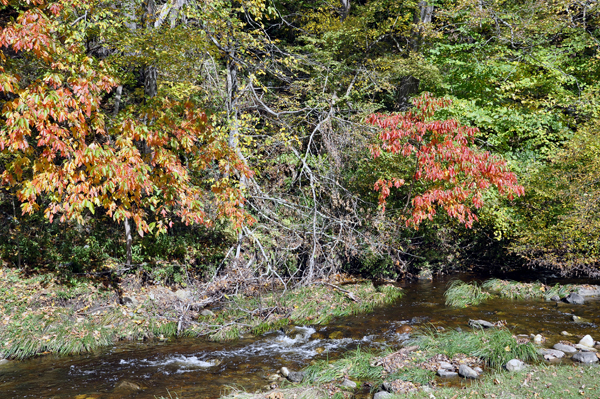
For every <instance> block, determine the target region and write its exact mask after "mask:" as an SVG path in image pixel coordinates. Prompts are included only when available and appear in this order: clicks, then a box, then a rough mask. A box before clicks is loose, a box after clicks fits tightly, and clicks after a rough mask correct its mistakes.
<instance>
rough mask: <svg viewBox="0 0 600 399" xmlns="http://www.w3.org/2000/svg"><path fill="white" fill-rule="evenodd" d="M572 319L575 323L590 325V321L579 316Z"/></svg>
mask: <svg viewBox="0 0 600 399" xmlns="http://www.w3.org/2000/svg"><path fill="white" fill-rule="evenodd" d="M572 319H573V321H574V322H575V323H590V321H589V320H588V319H585V318H583V317H579V316H575V315H573V317H572Z"/></svg>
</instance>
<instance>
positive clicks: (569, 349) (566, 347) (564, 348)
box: [553, 344, 577, 353]
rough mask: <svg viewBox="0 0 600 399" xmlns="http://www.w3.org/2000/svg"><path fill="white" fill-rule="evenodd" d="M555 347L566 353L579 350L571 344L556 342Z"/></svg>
mask: <svg viewBox="0 0 600 399" xmlns="http://www.w3.org/2000/svg"><path fill="white" fill-rule="evenodd" d="M553 348H554V349H556V350H559V351H563V352H565V353H575V352H577V349H575V348H574V347H572V346H570V345H564V344H555V345H554V346H553Z"/></svg>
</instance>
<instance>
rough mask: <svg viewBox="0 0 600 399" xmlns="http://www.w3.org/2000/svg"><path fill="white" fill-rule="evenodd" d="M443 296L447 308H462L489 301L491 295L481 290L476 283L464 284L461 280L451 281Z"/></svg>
mask: <svg viewBox="0 0 600 399" xmlns="http://www.w3.org/2000/svg"><path fill="white" fill-rule="evenodd" d="M444 296H445V297H446V305H447V306H452V307H455V308H464V307H467V306H470V305H479V304H480V303H482V302H484V301H486V300H488V299H490V298H491V297H492V294H490V293H489V292H486V291H484V290H482V288H481V287H480V286H479V285H478V284H477V283H476V282H472V283H465V282H464V281H461V280H453V281H451V282H450V284H448V289H447V290H446V292H445V293H444Z"/></svg>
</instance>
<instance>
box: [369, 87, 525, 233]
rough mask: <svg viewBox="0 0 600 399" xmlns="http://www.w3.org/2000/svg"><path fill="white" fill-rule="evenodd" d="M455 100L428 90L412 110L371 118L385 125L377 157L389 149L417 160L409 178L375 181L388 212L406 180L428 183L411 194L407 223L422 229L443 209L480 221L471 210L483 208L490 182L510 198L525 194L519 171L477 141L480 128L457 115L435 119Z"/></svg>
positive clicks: (466, 220)
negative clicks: (395, 190) (393, 194)
mask: <svg viewBox="0 0 600 399" xmlns="http://www.w3.org/2000/svg"><path fill="white" fill-rule="evenodd" d="M450 103H451V101H450V100H448V99H444V98H439V99H438V98H433V97H432V96H430V95H429V94H423V95H422V96H420V97H418V98H416V99H415V100H414V101H413V104H414V108H413V109H411V110H410V111H408V112H405V113H401V114H391V115H384V114H373V115H371V116H369V117H368V118H367V123H369V124H372V125H374V126H377V127H378V128H379V129H380V131H379V139H380V143H378V144H376V145H373V146H372V147H371V154H372V155H373V157H374V158H377V157H379V156H381V154H382V153H384V152H386V153H390V154H400V155H402V156H403V157H406V158H412V159H413V160H414V163H413V164H414V165H415V168H414V170H412V171H410V174H411V175H409V176H398V177H388V178H382V179H379V180H378V181H377V182H376V183H375V190H377V191H379V203H380V205H381V206H382V208H383V210H384V211H385V206H386V200H387V198H388V197H389V195H390V190H391V189H392V188H393V187H395V188H400V187H402V186H404V185H405V184H407V182H406V180H412V181H413V182H425V183H427V184H426V185H425V187H427V188H426V189H425V191H424V192H422V193H415V194H414V197H413V198H412V212H411V215H410V217H408V218H407V220H406V224H407V226H413V227H415V228H418V226H419V224H420V223H421V222H422V221H423V220H425V219H429V220H432V219H433V216H434V215H435V214H436V209H438V208H440V207H441V208H443V209H444V210H445V211H446V212H447V214H448V215H449V216H450V217H452V218H456V219H458V220H459V221H460V222H461V223H463V224H464V225H465V226H466V227H472V225H473V222H474V221H476V220H477V215H475V214H474V213H473V210H472V209H473V208H481V207H482V206H483V193H484V192H485V191H486V190H487V189H488V188H490V187H491V186H494V187H496V188H497V189H498V191H499V193H500V194H503V195H506V196H507V197H508V198H509V199H512V198H513V197H514V196H515V195H517V196H520V195H522V194H523V186H520V185H518V184H517V177H516V175H515V174H514V173H513V172H511V171H509V170H508V167H507V165H506V162H505V161H504V160H503V159H501V158H500V157H498V156H495V155H492V154H491V153H489V152H488V151H483V150H481V149H479V148H477V147H475V146H474V145H473V142H474V136H475V134H476V133H477V132H478V129H477V128H474V127H468V126H463V125H461V124H460V123H459V122H458V121H456V120H454V119H448V120H443V121H442V120H433V119H432V118H433V115H434V114H435V111H436V110H437V109H440V108H444V107H447V106H448V105H450ZM411 191H412V190H411Z"/></svg>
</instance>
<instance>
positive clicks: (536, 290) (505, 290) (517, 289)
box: [483, 278, 582, 299]
mask: <svg viewBox="0 0 600 399" xmlns="http://www.w3.org/2000/svg"><path fill="white" fill-rule="evenodd" d="M483 287H484V288H485V289H487V290H490V291H492V292H494V293H496V294H497V295H498V296H499V297H501V298H508V299H530V298H540V299H549V298H551V297H553V296H554V295H558V296H559V297H561V298H562V297H564V296H567V295H568V294H569V293H571V292H577V291H578V290H579V288H581V287H582V286H580V285H574V284H565V285H560V284H555V285H553V286H550V285H546V284H542V283H540V282H539V281H537V282H535V283H519V282H516V281H507V280H500V279H496V278H494V279H490V280H488V281H486V282H485V283H484V284H483Z"/></svg>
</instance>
